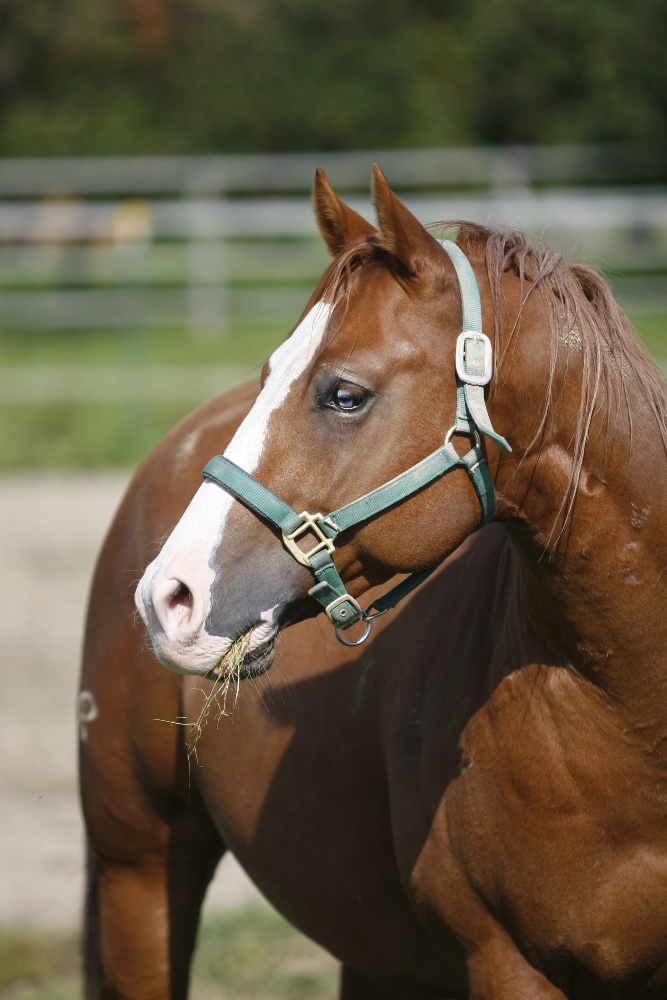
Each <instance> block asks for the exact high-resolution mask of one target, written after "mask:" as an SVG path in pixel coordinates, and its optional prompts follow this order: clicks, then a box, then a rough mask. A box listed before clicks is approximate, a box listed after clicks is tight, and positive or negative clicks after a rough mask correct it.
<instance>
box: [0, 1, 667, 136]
mask: <svg viewBox="0 0 667 1000" xmlns="http://www.w3.org/2000/svg"><path fill="white" fill-rule="evenodd" d="M666 48H667V4H665V3H664V0H634V3H632V4H628V3H627V2H626V0H587V3H585V4H583V3H581V2H579V0H541V2H540V3H535V2H534V0H382V2H381V3H378V0H336V2H335V3H332V2H331V0H95V2H92V3H91V0H56V2H54V0H0V155H52V154H64V155H76V154H111V153H177V152H207V151H216V152H243V151H258V152H262V151H279V150H323V149H355V148H357V149H358V148H366V149H368V148H373V147H384V148H395V147H411V146H412V147H415V146H442V145H450V144H461V145H468V144H476V143H514V142H518V143H560V142H596V141H609V140H621V141H624V140H645V139H646V140H664V139H667V59H666V58H665V55H666Z"/></svg>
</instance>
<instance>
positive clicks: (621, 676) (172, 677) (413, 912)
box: [81, 167, 667, 1000]
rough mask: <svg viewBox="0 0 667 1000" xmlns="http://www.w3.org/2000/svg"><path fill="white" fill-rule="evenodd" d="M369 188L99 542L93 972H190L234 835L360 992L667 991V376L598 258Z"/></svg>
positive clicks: (141, 474) (333, 198)
mask: <svg viewBox="0 0 667 1000" xmlns="http://www.w3.org/2000/svg"><path fill="white" fill-rule="evenodd" d="M373 185H374V187H373V190H374V202H375V209H376V212H377V218H378V227H377V228H375V227H373V226H371V225H370V223H368V222H366V220H364V219H363V218H361V216H359V215H358V214H357V213H355V212H354V211H353V210H352V209H350V208H349V207H348V206H347V205H345V203H344V202H342V201H341V200H340V199H339V198H338V197H337V195H336V194H335V193H334V191H333V190H332V188H331V187H330V185H329V183H328V181H327V179H326V177H325V176H324V174H322V173H321V172H318V174H317V176H316V181H315V189H314V207H315V214H316V218H317V221H318V224H319V227H320V230H321V232H322V234H323V236H324V239H325V241H326V243H327V245H328V248H329V250H330V252H331V254H332V256H333V260H332V263H331V265H330V266H329V268H328V269H327V271H326V272H325V274H324V276H323V278H322V280H321V281H320V283H319V285H318V287H317V288H316V289H315V291H314V293H313V295H312V297H311V299H310V301H309V303H308V304H307V306H306V309H305V311H304V314H303V316H302V317H301V319H300V321H299V323H298V324H297V326H296V328H295V329H294V331H293V332H292V334H291V336H290V337H288V339H287V340H286V341H285V342H284V344H283V345H281V347H279V348H278V350H277V351H276V352H275V353H274V354H273V355H272V357H271V358H270V359H269V361H268V362H267V364H266V365H265V367H264V369H263V372H262V380H261V385H258V384H257V383H256V382H253V383H249V384H247V385H244V386H242V387H240V388H237V389H235V390H233V391H232V392H231V393H227V394H226V395H224V396H222V397H219V398H218V399H216V400H213V401H212V402H210V403H208V404H207V405H205V406H204V407H203V408H202V409H200V410H198V411H196V412H195V413H194V414H193V415H191V416H190V417H188V418H186V420H185V421H184V422H183V423H182V424H180V425H179V426H177V427H176V428H175V429H174V430H173V431H172V432H171V433H170V434H168V435H167V437H166V438H165V439H164V440H163V441H162V442H161V443H160V444H159V445H158V447H157V449H156V450H155V451H154V452H153V453H152V455H151V456H149V458H148V459H147V460H146V461H145V463H144V464H143V465H142V466H141V467H140V468H139V470H138V472H137V474H136V476H135V478H134V480H133V482H132V484H131V486H130V488H129V490H128V493H127V496H126V497H125V500H124V501H123V503H122V505H121V507H120V510H119V512H118V515H117V517H116V520H115V522H114V524H113V526H112V528H111V530H110V533H109V536H108V538H107V541H106V543H105V545H104V548H103V550H102V553H101V556H100V560H99V563H98V566H97V569H96V573H95V577H94V582H93V587H92V592H91V600H90V610H89V616H88V626H87V632H86V639H85V646H84V661H83V662H84V665H83V672H82V692H83V693H84V696H85V704H86V710H87V716H86V718H87V719H91V718H93V717H94V718H93V721H88V722H87V724H86V726H85V730H82V736H83V737H85V738H82V743H81V791H82V801H83V809H84V815H85V819H86V826H87V831H88V845H89V864H88V883H87V886H88V887H87V902H86V914H87V916H86V938H85V941H86V943H85V954H86V963H87V983H88V986H87V989H88V996H89V997H91V998H92V997H103V998H105V1000H111V998H120V997H124V998H133V1000H157V998H174V1000H176V998H182V997H185V996H186V992H187V983H188V975H189V972H188V970H189V963H190V958H191V955H192V951H193V947H194V943H195V938H196V930H197V922H198V914H199V909H200V906H201V902H202V899H203V896H204V893H205V891H206V886H207V883H208V881H209V880H210V878H211V875H212V873H213V871H214V869H215V866H216V864H217V862H218V860H219V858H220V857H221V855H222V854H223V852H224V851H225V850H231V851H233V853H234V854H235V855H236V857H237V858H238V859H239V861H240V863H241V864H242V865H243V867H244V868H245V869H246V871H247V872H248V873H249V875H250V877H251V878H252V879H253V880H254V881H255V882H256V884H257V885H258V886H259V887H260V888H261V890H262V891H263V892H264V893H265V895H266V896H267V897H268V899H269V900H270V901H271V902H272V903H273V904H274V905H275V906H276V907H277V909H278V910H280V911H281V912H282V913H283V914H284V915H285V916H286V917H287V918H288V919H289V920H290V921H292V922H293V923H294V924H295V925H296V926H297V927H298V928H300V929H301V930H302V931H304V932H305V933H306V934H308V935H309V936H310V937H311V938H313V939H314V940H316V941H318V942H319V943H320V944H321V945H323V946H324V947H325V948H327V949H328V950H329V951H330V952H331V953H332V954H333V955H335V956H336V957H337V958H338V959H339V960H340V961H341V963H342V973H341V997H342V998H343V1000H374V998H378V1000H379V998H385V1000H419V998H426V997H441V998H448V1000H452V998H463V997H469V998H471V1000H519V998H525V1000H563V998H568V1000H598V998H600V1000H602V998H605V1000H606V998H610V1000H611V998H615V1000H625V998H628V1000H629V998H633V1000H639V998H664V997H665V996H667V824H666V823H665V816H666V815H667V780H666V779H667V671H666V670H665V653H664V650H665V642H666V639H667V636H666V632H667V616H665V615H664V608H665V596H666V588H667V574H666V573H665V572H664V571H665V568H666V567H667V538H666V534H667V533H666V531H665V527H666V526H667V499H666V497H667V488H666V487H667V424H666V420H665V412H666V404H667V388H666V387H665V385H664V383H663V381H662V379H661V377H660V375H659V373H658V371H657V369H656V368H655V367H654V365H653V363H652V362H651V360H650V359H649V357H648V355H647V353H646V352H645V350H644V348H643V347H642V346H641V345H640V343H639V342H638V340H637V338H636V336H635V334H634V332H633V331H632V328H631V326H630V324H629V322H628V321H627V319H626V318H625V317H624V315H623V314H622V312H621V310H620V309H619V307H618V306H617V304H616V302H615V301H614V298H613V296H612V294H611V291H610V290H609V288H608V286H607V284H606V282H605V281H604V279H603V278H602V277H601V276H600V275H598V273H597V272H595V271H594V270H593V269H591V268H589V267H587V266H585V265H583V264H577V263H569V262H567V261H566V260H565V259H564V258H563V257H562V256H561V255H560V254H558V253H557V252H555V251H553V250H551V249H549V248H548V247H546V246H543V245H542V244H536V243H533V242H531V241H530V240H528V239H527V238H526V237H525V236H524V235H522V234H521V233H518V232H514V231H506V232H498V231H494V230H491V229H488V228H485V227H482V226H479V225H473V224H471V223H456V224H451V225H452V227H454V226H455V232H456V238H455V240H453V241H449V242H446V241H445V242H443V241H439V240H437V239H436V238H434V236H433V235H432V234H431V233H430V232H429V231H428V230H427V229H426V228H425V227H423V226H422V225H421V223H420V222H419V221H418V220H417V219H416V218H415V217H414V216H413V215H412V214H411V213H410V212H409V211H408V209H407V208H406V207H405V206H404V205H403V204H402V202H401V201H400V200H399V199H398V198H397V197H396V195H395V194H394V193H393V192H392V191H391V189H390V187H389V185H388V183H387V181H386V178H385V177H384V175H383V174H382V172H381V171H380V170H379V168H377V167H376V168H374V181H373ZM452 231H454V229H453V230H452ZM476 296H478V300H477V301H478V304H479V305H480V310H481V311H480V312H479V315H478V316H477V321H476V322H475V315H476V306H475V301H476V299H475V297H476ZM471 303H472V305H471ZM471 316H472V317H473V319H472V320H471ZM471 322H472V323H473V325H472V326H471V325H470V324H471ZM482 326H483V329H484V330H486V331H487V333H486V334H484V332H483V330H482ZM475 365H476V366H477V367H476V368H474V369H473V366H475ZM475 371H476V372H477V373H478V374H479V373H481V375H480V377H479V378H478V379H477V381H476V382H475V376H474V372H475ZM443 441H444V444H443ZM220 452H224V455H223V456H222V457H219V458H217V459H216V458H214V456H215V455H216V454H219V453H220ZM212 459H213V461H211V460H212ZM438 462H440V466H438V468H437V469H436V468H435V465H437V463H438ZM207 463H208V464H207ZM434 463H435V464H434ZM203 466H206V477H205V479H204V482H203V483H202V481H201V478H200V477H201V470H202V467H203ZM438 469H439V471H438ZM425 470H426V471H425ZM434 470H435V471H434ZM427 472H428V475H427ZM378 498H379V499H378ZM297 511H303V513H301V514H297ZM309 512H311V513H309ZM312 512H317V513H312ZM351 512H352V513H351ZM352 515H354V516H352ZM339 522H340V523H339ZM485 522H489V523H485ZM164 538H166V541H165V542H164V544H163V545H162V547H160V545H161V540H162V539H164ZM309 545H310V546H312V548H310V549H308V550H307V549H306V546H309ZM137 572H141V573H143V575H142V578H141V581H140V582H139V585H138V587H137V589H136V604H137V608H138V610H139V613H140V616H141V618H142V619H143V621H144V623H145V625H146V628H147V634H148V636H149V638H150V643H149V642H146V641H145V640H144V635H143V632H142V629H141V626H140V623H138V622H137V621H136V619H135V618H133V605H132V587H131V585H130V584H131V580H132V577H131V576H129V575H128V574H132V573H134V574H136V573H137ZM405 574H413V575H412V576H410V577H408V578H407V583H406V582H405V576H404V575H405ZM395 577H396V578H398V579H400V580H401V581H403V582H399V583H398V585H397V586H396V585H392V590H391V591H390V593H389V594H387V587H388V586H390V581H392V580H394V578H395ZM395 583H396V581H395V580H394V584H395ZM327 588H328V589H327ZM409 590H410V591H411V592H410V593H408V591H409ZM399 597H404V598H405V600H404V601H403V603H401V605H400V607H399V608H397V609H396V610H391V609H392V607H393V605H395V604H396V603H397V601H398V598H399ZM362 604H365V605H366V607H365V608H364V607H363V606H362ZM322 608H324V611H325V614H324V615H319V616H318V614H319V612H320V611H321V610H322ZM373 609H375V610H373ZM661 609H663V611H661ZM343 612H344V613H345V614H346V615H347V616H348V619H347V621H344V620H343V617H342V614H343ZM384 612H387V613H386V614H385V613H384ZM380 614H382V617H379V615H380ZM371 627H372V628H373V633H372V635H371V636H370V637H368V635H367V633H368V632H369V630H370V628H371ZM278 637H280V641H279V642H278V641H277V639H278ZM337 637H338V638H340V639H341V640H342V642H344V643H345V645H343V644H341V643H338V642H337V641H336V638H337ZM364 638H366V639H367V641H366V642H364V643H362V639H364ZM352 643H358V644H357V645H352ZM165 667H167V668H169V669H164V668H165ZM233 670H235V671H236V673H235V677H236V679H237V680H238V678H244V679H241V680H238V686H237V695H236V701H235V702H234V700H233V687H232V688H231V689H229V681H230V677H231V676H232V672H233ZM230 690H231V692H232V702H228V703H227V707H226V709H225V710H224V711H223V710H222V709H221V710H220V711H218V712H217V717H216V719H215V722H214V721H213V719H212V718H210V719H209V721H208V724H203V723H202V721H201V720H202V710H203V707H206V705H208V704H210V703H211V699H212V698H213V699H214V698H215V695H216V692H218V693H220V692H221V691H224V692H225V694H226V695H229V694H230ZM92 707H94V711H93V710H92ZM155 720H171V721H180V722H183V723H185V725H181V726H179V725H171V726H170V725H167V724H165V722H164V721H162V722H160V721H155ZM188 726H189V727H190V728H188ZM193 734H195V735H196V740H194V739H193ZM193 746H194V751H195V756H194V757H193V755H192V753H191V752H190V751H192V749H193Z"/></svg>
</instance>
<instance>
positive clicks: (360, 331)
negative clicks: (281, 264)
mask: <svg viewBox="0 0 667 1000" xmlns="http://www.w3.org/2000/svg"><path fill="white" fill-rule="evenodd" d="M374 202H375V208H376V212H377V217H378V223H379V228H378V229H374V228H373V227H372V226H371V225H370V224H369V223H368V222H366V221H365V220H364V219H362V218H361V216H359V215H358V214H357V213H356V212H354V211H353V210H352V209H351V208H349V207H348V206H346V205H345V204H344V203H343V202H342V201H341V200H340V199H339V198H338V197H337V196H336V194H335V193H334V192H333V190H332V189H331V187H330V186H329V183H328V181H327V179H326V177H325V176H324V174H323V173H322V172H321V171H318V173H317V176H316V182H315V191H314V205H315V213H316V216H317V221H318V224H319V227H320V230H321V232H322V235H323V237H324V239H325V241H326V243H327V245H328V247H329V249H330V251H331V253H332V255H333V257H334V260H333V262H332V264H331V265H330V267H329V268H328V269H327V271H326V272H325V274H324V276H323V278H322V279H321V281H320V283H319V285H318V287H317V289H316V290H315V292H314V294H313V296H312V297H311V299H310V302H309V303H308V305H307V307H306V310H305V312H304V314H303V316H302V318H301V320H300V321H299V323H298V324H297V326H296V327H295V329H294V330H293V332H292V333H291V335H290V336H289V337H288V338H287V340H286V341H285V342H284V343H283V344H282V345H281V346H280V347H279V348H278V349H277V350H276V351H275V352H274V353H273V355H272V356H271V357H270V359H269V360H268V361H267V363H266V364H265V366H264V369H263V372H262V387H261V392H260V393H259V395H258V397H257V399H256V400H255V403H254V405H253V407H252V409H251V411H250V413H249V414H248V416H247V417H246V418H245V420H244V421H243V423H242V424H241V425H240V427H239V429H238V431H237V433H236V435H235V436H234V438H233V440H232V441H231V443H230V445H229V447H228V448H227V450H226V452H225V456H224V460H226V467H227V468H228V469H229V468H232V467H233V468H236V469H240V470H242V471H243V472H245V473H248V474H250V475H251V476H252V477H253V480H255V481H257V482H258V483H260V484H263V486H265V487H267V488H268V490H270V491H271V494H273V495H275V496H276V497H278V498H280V500H281V501H284V502H285V503H286V504H287V505H289V507H291V508H292V511H293V512H294V511H296V512H301V511H304V510H308V511H310V512H311V513H312V514H315V512H317V513H318V514H321V515H322V517H323V518H326V516H327V515H329V514H330V513H331V512H333V511H336V510H339V509H340V508H341V507H342V506H344V505H346V504H349V503H350V502H351V501H354V500H356V499H357V498H358V497H360V496H361V495H364V494H367V493H370V492H372V491H374V490H376V489H377V488H378V487H380V486H381V485H383V484H385V483H387V482H388V481H391V480H392V479H394V477H397V476H400V475H401V474H402V473H405V471H406V470H408V469H412V467H413V466H415V463H419V462H420V461H421V460H423V459H425V458H426V457H427V456H430V455H432V453H434V452H435V451H437V450H438V449H442V447H443V442H444V441H445V437H446V434H447V431H448V429H451V428H452V425H453V424H454V423H455V419H456V420H459V418H460V416H461V414H460V412H459V413H457V404H458V405H459V409H460V405H461V399H460V394H459V395H458V396H457V374H456V371H457V367H456V366H455V356H456V351H457V340H458V339H459V338H460V335H461V331H462V327H463V319H464V317H463V314H462V297H461V287H460V280H461V279H460V276H459V275H457V271H456V270H455V267H454V265H453V263H452V259H451V255H450V254H448V253H447V252H446V250H445V249H443V246H442V245H441V244H440V243H439V242H438V241H437V240H436V239H434V237H433V236H432V235H431V234H430V233H429V232H428V231H427V230H426V229H425V228H424V227H423V226H422V225H421V223H420V222H419V221H418V220H417V219H416V218H415V217H414V216H413V215H412V214H411V212H410V211H409V210H408V209H407V208H406V207H405V206H404V205H403V204H402V203H401V201H400V200H399V199H398V198H397V197H396V195H394V193H393V192H392V191H391V189H390V188H389V186H388V184H387V181H386V179H385V177H384V175H383V174H382V172H381V171H380V170H379V169H378V168H375V174H374ZM477 256H478V258H479V259H478V260H473V261H472V264H473V265H474V267H475V269H476V271H477V272H478V279H479V282H478V283H479V284H480V285H481V289H480V290H481V294H482V306H483V311H484V314H485V316H486V320H485V322H487V325H488V326H489V328H490V329H491V330H493V319H492V317H491V313H492V312H493V307H492V302H491V294H490V291H489V286H488V281H486V282H485V281H484V280H483V277H484V276H485V273H486V272H485V270H484V260H483V249H482V254H481V255H480V254H478V255H477ZM482 353H483V352H482ZM482 360H483V359H482ZM474 363H475V364H478V363H479V362H478V361H475V362H474ZM483 363H484V360H483ZM486 363H487V365H490V355H489V356H488V358H487V362H486ZM490 377H491V370H490V369H489V371H488V378H490ZM488 378H487V382H488ZM459 389H460V385H459ZM479 398H480V397H478V399H479ZM481 407H482V409H483V410H484V414H485V415H486V410H485V409H484V408H485V402H484V388H483V387H482V388H481ZM493 417H494V421H497V422H498V425H499V428H500V430H501V431H502V430H503V429H509V427H510V426H512V428H514V426H515V423H516V419H517V417H516V414H514V413H513V412H512V410H511V404H510V402H509V401H508V402H507V403H506V405H505V407H504V410H503V411H502V412H501V411H500V410H499V409H498V407H497V406H494V413H493ZM487 419H488V416H487ZM480 420H481V418H480ZM488 427H489V428H490V429H489V430H488V431H487V430H485V429H484V427H482V430H483V431H484V433H488V434H489V437H488V438H487V439H485V444H484V445H481V446H480V445H479V441H478V442H477V445H476V450H475V449H473V452H471V451H470V449H471V443H472V442H473V432H474V431H475V430H476V429H477V428H476V426H475V425H473V424H472V423H471V425H470V426H469V427H468V430H467V432H466V424H465V420H464V421H463V423H461V421H460V420H459V424H458V425H457V433H456V434H455V435H454V436H453V437H452V438H451V442H449V441H448V443H447V448H448V449H449V450H448V455H449V456H450V458H451V456H453V459H454V460H457V458H458V456H464V455H466V454H472V455H473V459H475V456H477V460H476V461H473V462H472V464H471V462H470V461H469V462H468V465H469V468H465V467H464V466H463V465H458V466H456V465H454V466H453V467H452V468H451V469H450V471H449V474H448V475H437V476H435V477H434V478H432V479H431V480H430V481H429V482H428V483H425V484H424V485H422V486H415V487H414V489H413V490H412V491H409V492H404V494H403V495H402V496H401V497H399V498H398V500H396V501H395V502H393V503H389V504H388V505H386V506H385V508H384V509H383V510H382V513H381V514H380V515H378V516H372V517H368V518H365V519H364V518H362V519H361V520H360V521H359V523H356V524H355V525H354V526H351V527H349V528H347V529H345V530H342V531H340V530H339V532H338V533H337V535H336V538H335V549H334V547H333V544H332V545H331V546H329V548H330V549H331V550H332V551H331V558H332V560H333V562H334V563H335V570H334V573H335V574H336V575H338V577H339V579H340V580H342V581H344V590H345V592H346V596H347V597H349V598H350V599H351V604H352V606H355V605H356V598H358V597H360V596H361V595H362V594H363V593H364V592H365V591H366V590H368V589H369V588H370V587H372V586H374V585H376V584H380V583H383V582H385V581H387V580H389V579H390V578H391V577H392V576H394V575H395V574H397V573H419V572H421V571H425V570H427V569H429V568H431V567H433V566H435V565H437V564H439V563H440V562H442V560H443V559H444V558H445V557H446V556H447V555H448V554H449V553H451V552H452V551H453V550H454V549H455V548H456V547H457V546H458V545H459V544H460V543H461V542H462V541H463V540H464V539H465V537H466V536H467V535H468V534H470V532H472V531H473V530H474V529H475V528H476V527H477V526H478V525H479V523H480V502H481V501H480V487H479V484H478V483H476V481H475V479H474V475H473V474H471V472H470V470H471V468H472V466H473V465H474V467H475V469H477V467H478V466H479V463H480V461H483V459H484V457H487V458H488V463H489V469H490V473H491V475H495V474H496V473H497V469H498V464H499V461H500V457H501V449H500V448H499V447H498V443H497V442H500V443H501V445H502V444H504V441H503V438H501V437H500V435H499V434H495V432H493V430H492V428H491V425H490V422H489V424H488ZM484 449H485V450H486V451H487V453H488V454H487V455H486V456H485V455H484ZM451 464H452V462H451V461H450V465H451ZM484 468H486V466H484ZM485 475H486V476H487V477H489V473H488V472H486V473H485ZM487 482H488V483H489V484H490V483H491V478H490V477H489V478H488V479H487ZM490 489H491V491H492V489H493V487H492V486H490ZM262 513H263V508H262V506H261V504H257V505H255V507H254V509H253V504H252V503H250V504H249V503H243V502H239V499H238V494H236V495H235V494H234V491H233V490H229V489H226V488H225V486H223V485H221V484H220V483H219V482H217V481H215V478H207V479H205V481H204V483H203V484H202V485H201V487H200V488H199V490H198V492H197V493H196V495H195V496H194V498H193V500H192V502H191V503H190V506H189V507H188V508H187V510H186V511H185V513H184V514H183V516H182V518H181V520H180V521H179V523H178V524H177V525H176V527H175V529H174V530H173V532H172V533H171V535H170V537H169V538H168V540H167V542H166V543H165V545H164V547H163V549H162V550H161V552H160V554H159V555H158V557H157V558H156V559H155V560H154V562H152V563H151V564H150V566H148V568H147V569H146V571H145V573H144V576H143V578H142V580H141V581H140V584H139V586H138V588H137V592H136V603H137V607H138V609H139V611H140V613H141V616H142V618H143V620H144V622H145V623H146V625H147V627H148V630H149V633H150V636H151V639H152V642H153V646H154V649H155V652H156V655H157V656H158V658H159V659H160V660H161V662H163V663H164V664H165V665H166V666H168V667H170V668H172V669H176V670H178V671H182V672H186V673H198V674H209V673H211V671H214V670H215V666H216V664H218V663H219V662H220V660H221V658H222V657H223V656H224V655H225V653H226V652H227V650H228V649H229V648H230V647H231V646H232V644H233V643H234V642H235V641H236V640H237V639H239V638H240V637H245V661H244V664H245V667H244V669H245V675H246V676H249V675H251V674H253V673H255V674H256V673H261V672H263V671H264V670H265V669H268V667H269V666H270V665H271V663H272V660H273V642H274V639H275V637H276V635H277V633H278V631H279V630H280V629H281V628H282V627H284V626H286V625H289V624H291V623H293V622H295V621H298V620H300V619H302V618H304V617H308V616H312V615H314V614H316V613H317V611H318V610H320V607H319V606H318V604H317V603H316V602H315V601H314V600H313V598H312V596H309V592H310V591H311V590H312V589H313V571H312V569H311V567H309V565H307V564H306V565H304V564H303V561H299V559H298V557H297V558H295V557H294V553H293V551H290V547H289V546H288V545H286V544H285V543H284V536H283V535H282V534H281V531H280V530H279V529H278V528H277V527H276V524H275V523H271V520H270V519H267V518H266V517H263V516H262ZM491 514H492V511H491ZM258 515H259V516H258ZM320 524H321V521H320ZM327 530H328V529H327ZM297 534H298V535H299V538H298V542H294V543H293V545H292V546H291V548H292V549H293V548H294V546H298V548H299V549H301V550H303V549H307V548H310V547H311V546H313V544H314V543H315V545H319V544H320V541H321V538H322V534H321V532H318V530H317V528H316V527H313V525H312V524H310V525H308V524H306V525H305V526H303V530H302V529H301V528H300V529H299V531H298V532H297ZM308 536H312V537H310V538H309V537H308ZM356 606H357V607H358V605H356ZM343 613H346V612H343ZM331 620H332V621H333V623H334V624H341V622H340V621H338V622H337V621H336V619H335V618H332V619H331Z"/></svg>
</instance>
